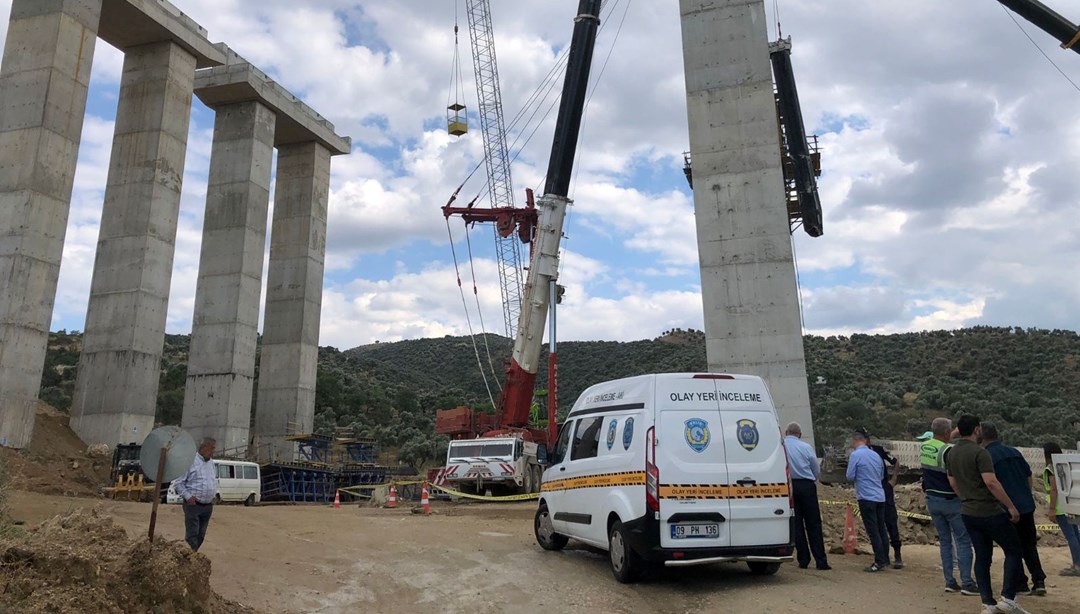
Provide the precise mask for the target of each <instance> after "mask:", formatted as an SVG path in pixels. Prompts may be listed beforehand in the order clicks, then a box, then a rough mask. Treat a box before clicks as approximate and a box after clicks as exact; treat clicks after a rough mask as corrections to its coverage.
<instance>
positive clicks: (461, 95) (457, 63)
mask: <svg viewBox="0 0 1080 614" xmlns="http://www.w3.org/2000/svg"><path fill="white" fill-rule="evenodd" d="M451 96H453V97H454V105H458V104H460V103H461V101H462V100H464V99H465V82H464V79H463V78H462V76H461V46H460V45H459V44H458V3H457V2H454V60H453V62H452V63H451V64H450V88H449V89H448V90H447V91H446V106H447V107H448V108H449V107H450V97H451Z"/></svg>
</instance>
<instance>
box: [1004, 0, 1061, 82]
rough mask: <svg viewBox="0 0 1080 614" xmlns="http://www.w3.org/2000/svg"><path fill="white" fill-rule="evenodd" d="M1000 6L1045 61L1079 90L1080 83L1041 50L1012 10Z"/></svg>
mask: <svg viewBox="0 0 1080 614" xmlns="http://www.w3.org/2000/svg"><path fill="white" fill-rule="evenodd" d="M1000 6H1001V10H1003V11H1005V14H1006V15H1008V16H1009V19H1011V20H1012V22H1013V23H1014V24H1016V27H1017V28H1018V29H1019V30H1020V31H1021V32H1023V33H1024V36H1026V37H1027V39H1028V40H1029V41H1031V44H1032V45H1033V46H1034V47H1035V49H1037V50H1038V51H1039V53H1041V54H1042V56H1043V57H1044V58H1046V61H1047V62H1050V65H1051V66H1053V67H1054V68H1056V69H1057V71H1058V72H1059V73H1061V76H1062V77H1065V80H1066V81H1068V82H1069V85H1072V86H1073V88H1075V89H1076V91H1078V92H1080V85H1077V84H1076V81H1073V80H1072V78H1070V77H1069V75H1068V74H1067V73H1066V72H1065V71H1064V70H1062V69H1061V67H1060V66H1058V65H1057V62H1055V61H1054V59H1053V58H1051V57H1050V56H1049V55H1047V53H1046V52H1045V51H1043V48H1042V47H1040V46H1039V43H1037V42H1035V39H1033V38H1031V35H1030V34H1028V33H1027V30H1025V29H1024V26H1022V25H1020V22H1019V21H1017V20H1016V17H1014V16H1013V14H1012V11H1010V10H1009V9H1007V8H1005V5H1004V4H1002V5H1000Z"/></svg>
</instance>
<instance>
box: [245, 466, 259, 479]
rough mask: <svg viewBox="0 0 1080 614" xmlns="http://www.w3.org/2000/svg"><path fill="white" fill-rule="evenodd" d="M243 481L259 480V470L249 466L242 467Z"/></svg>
mask: <svg viewBox="0 0 1080 614" xmlns="http://www.w3.org/2000/svg"><path fill="white" fill-rule="evenodd" d="M244 479H245V480H257V479H259V468H258V467H252V466H251V465H244Z"/></svg>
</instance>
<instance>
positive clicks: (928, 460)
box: [919, 439, 956, 497]
mask: <svg viewBox="0 0 1080 614" xmlns="http://www.w3.org/2000/svg"><path fill="white" fill-rule="evenodd" d="M950 449H952V444H948V443H945V442H944V441H941V440H938V439H930V440H928V441H926V442H925V443H923V445H922V448H920V449H919V464H921V465H922V472H923V490H925V491H926V493H927V494H933V495H939V496H946V497H955V496H956V493H955V492H954V491H953V489H952V485H950V484H949V470H948V467H946V466H945V454H946V453H948V451H949V450H950Z"/></svg>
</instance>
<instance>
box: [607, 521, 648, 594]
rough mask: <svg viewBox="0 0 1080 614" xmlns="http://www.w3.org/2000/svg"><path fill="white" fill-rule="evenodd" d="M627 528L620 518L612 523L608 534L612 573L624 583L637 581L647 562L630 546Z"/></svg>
mask: <svg viewBox="0 0 1080 614" xmlns="http://www.w3.org/2000/svg"><path fill="white" fill-rule="evenodd" d="M626 533H627V531H626V529H625V528H623V524H622V523H621V522H619V521H618V520H616V521H615V524H613V525H611V532H610V533H609V534H608V558H609V559H610V560H611V573H612V574H613V575H614V576H615V579H616V580H618V581H619V582H622V583H623V584H629V583H632V582H636V581H637V580H638V578H640V577H641V572H642V568H643V567H644V565H645V562H644V561H642V560H641V557H640V556H639V555H638V553H636V552H634V550H633V548H631V547H630V543H629V542H628V540H627V539H626Z"/></svg>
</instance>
